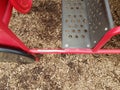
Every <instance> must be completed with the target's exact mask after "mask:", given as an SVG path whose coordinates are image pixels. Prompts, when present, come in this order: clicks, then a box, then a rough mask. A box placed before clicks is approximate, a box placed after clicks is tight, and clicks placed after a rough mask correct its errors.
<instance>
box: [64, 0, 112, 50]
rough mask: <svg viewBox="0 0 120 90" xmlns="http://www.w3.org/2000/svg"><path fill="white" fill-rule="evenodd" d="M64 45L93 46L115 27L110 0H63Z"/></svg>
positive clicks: (69, 46)
mask: <svg viewBox="0 0 120 90" xmlns="http://www.w3.org/2000/svg"><path fill="white" fill-rule="evenodd" d="M62 23H63V24H62V47H63V48H93V47H94V46H95V45H96V43H98V42H99V40H100V39H101V38H102V37H103V35H104V34H105V33H106V32H107V31H108V30H109V29H110V28H111V27H113V21H112V17H111V13H110V9H109V5H108V0H62Z"/></svg>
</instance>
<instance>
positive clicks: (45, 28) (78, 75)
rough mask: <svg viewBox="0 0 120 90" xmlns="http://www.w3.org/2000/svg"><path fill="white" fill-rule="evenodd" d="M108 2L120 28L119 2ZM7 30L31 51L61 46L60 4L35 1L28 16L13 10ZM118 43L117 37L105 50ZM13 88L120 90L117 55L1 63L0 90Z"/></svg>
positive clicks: (35, 89)
mask: <svg viewBox="0 0 120 90" xmlns="http://www.w3.org/2000/svg"><path fill="white" fill-rule="evenodd" d="M109 1H110V4H111V10H112V15H113V19H114V22H115V25H116V26H117V25H120V2H119V0H109ZM51 26H54V27H51ZM10 28H11V29H12V30H13V32H15V33H16V34H17V36H18V37H19V38H20V39H21V40H22V41H23V42H24V43H26V45H27V46H29V47H30V48H32V47H39V48H43V47H48V48H49V47H52V48H54V47H57V48H58V47H60V46H61V42H60V40H61V2H60V1H59V0H57V1H56V0H46V2H44V1H41V0H36V1H35V0H34V4H33V8H32V10H31V12H29V13H28V14H27V15H22V14H20V13H18V12H16V11H15V10H14V11H13V17H12V20H11V23H10ZM47 37H48V38H47ZM56 38H57V39H56ZM119 40H120V37H119V36H116V37H114V38H113V39H112V40H111V41H110V42H109V43H108V44H107V45H106V46H105V47H109V48H113V47H116V48H118V47H119V45H120V42H119ZM119 48H120V47H119ZM3 56H4V57H5V58H10V57H6V56H5V55H3ZM11 57H12V56H11ZM10 59H19V58H10ZM14 89H15V90H120V55H108V54H107V55H41V59H40V62H37V63H32V64H21V63H13V62H11V63H7V62H1V63H0V90H14Z"/></svg>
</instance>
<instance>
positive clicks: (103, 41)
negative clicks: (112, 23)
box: [93, 26, 120, 52]
mask: <svg viewBox="0 0 120 90" xmlns="http://www.w3.org/2000/svg"><path fill="white" fill-rule="evenodd" d="M118 34H120V26H119V27H116V28H113V29H111V30H109V31H108V32H107V33H106V34H105V35H104V36H103V38H102V39H101V40H100V41H99V43H98V44H97V45H96V46H95V48H93V51H94V52H96V51H99V50H100V49H101V48H102V47H103V46H104V45H105V44H106V43H107V42H108V41H109V40H110V39H111V38H112V37H113V36H115V35H118Z"/></svg>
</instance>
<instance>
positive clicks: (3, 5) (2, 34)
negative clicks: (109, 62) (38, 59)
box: [0, 0, 120, 55]
mask: <svg viewBox="0 0 120 90" xmlns="http://www.w3.org/2000/svg"><path fill="white" fill-rule="evenodd" d="M11 1H14V0H11ZM20 1H21V0H20ZM23 1H24V0H23ZM31 1H32V0H31ZM12 4H13V2H12ZM30 4H31V3H30ZM13 6H15V5H11V2H10V0H1V2H0V47H4V48H11V49H17V50H23V51H25V52H27V53H29V54H31V55H36V54H95V53H96V54H116V53H118V54H120V49H101V48H102V47H103V46H104V45H105V44H106V43H107V42H108V41H109V40H110V39H111V38H112V37H113V36H115V35H118V34H120V26H119V27H115V28H113V29H111V30H109V31H108V32H107V33H106V34H105V35H104V36H103V38H102V39H101V40H100V41H99V43H98V44H97V45H96V46H95V47H94V48H93V49H29V48H27V46H25V45H24V43H22V41H21V40H20V39H18V38H17V36H16V35H15V34H14V33H13V32H12V31H11V30H10V29H9V28H8V24H9V20H10V17H11V12H12V8H13ZM29 8H30V7H28V9H27V10H29ZM23 9H24V8H23ZM17 10H19V9H17ZM20 12H22V10H20ZM25 12H26V11H25ZM25 12H24V10H23V13H25Z"/></svg>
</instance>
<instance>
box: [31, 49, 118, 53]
mask: <svg viewBox="0 0 120 90" xmlns="http://www.w3.org/2000/svg"><path fill="white" fill-rule="evenodd" d="M30 52H31V53H34V54H120V49H112V50H107V49H101V50H98V51H97V52H93V50H92V49H44V50H43V49H31V50H30Z"/></svg>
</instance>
